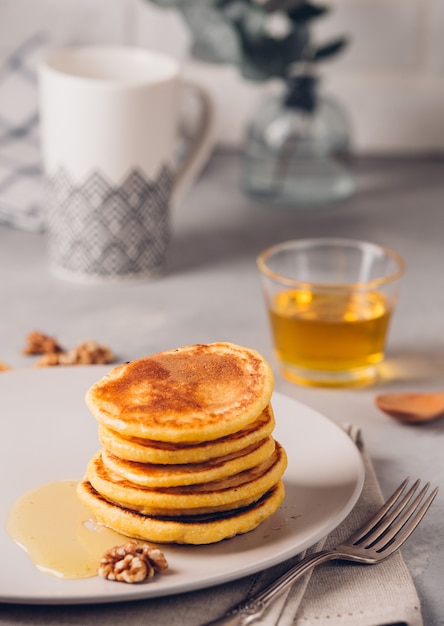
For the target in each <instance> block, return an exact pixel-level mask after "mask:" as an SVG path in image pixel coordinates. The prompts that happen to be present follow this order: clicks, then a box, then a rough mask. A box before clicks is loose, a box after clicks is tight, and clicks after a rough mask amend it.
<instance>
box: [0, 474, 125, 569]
mask: <svg viewBox="0 0 444 626" xmlns="http://www.w3.org/2000/svg"><path fill="white" fill-rule="evenodd" d="M76 486H77V483H76V481H70V480H66V481H56V482H52V483H47V484H44V485H40V486H39V487H36V488H34V489H32V490H31V491H29V492H27V493H25V494H24V495H23V496H21V497H20V498H19V499H18V500H17V501H16V502H15V503H14V504H13V505H12V507H11V509H10V511H9V514H8V518H7V521H6V530H7V532H8V533H9V535H10V536H11V538H12V539H13V540H14V541H15V542H16V543H17V544H18V545H19V546H20V547H21V548H23V549H24V550H25V551H26V552H27V554H28V556H29V557H30V559H31V560H32V562H33V563H34V565H35V566H36V567H37V568H38V569H39V570H40V571H42V572H45V573H47V574H52V575H54V576H57V577H59V578H70V579H75V578H88V577H91V576H96V575H97V568H98V565H99V562H100V558H101V556H102V555H103V554H104V552H106V551H107V550H109V549H110V548H112V547H113V546H116V545H120V544H122V543H126V542H127V541H128V538H127V537H125V536H124V535H121V534H119V533H117V532H115V531H113V530H111V529H109V528H106V527H105V526H103V525H101V524H99V523H97V522H95V521H94V519H93V517H92V515H91V512H90V511H89V509H88V508H87V507H86V506H85V505H84V504H82V502H80V500H79V499H78V497H77V495H76Z"/></svg>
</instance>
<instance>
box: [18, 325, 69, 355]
mask: <svg viewBox="0 0 444 626" xmlns="http://www.w3.org/2000/svg"><path fill="white" fill-rule="evenodd" d="M26 342H27V343H26V346H25V347H24V348H23V350H22V352H23V354H58V353H60V352H64V350H63V348H62V347H61V346H60V345H59V343H58V341H57V339H56V338H55V337H50V336H49V335H46V334H45V333H42V332H41V331H39V330H34V331H33V332H32V333H29V334H28V335H27V337H26Z"/></svg>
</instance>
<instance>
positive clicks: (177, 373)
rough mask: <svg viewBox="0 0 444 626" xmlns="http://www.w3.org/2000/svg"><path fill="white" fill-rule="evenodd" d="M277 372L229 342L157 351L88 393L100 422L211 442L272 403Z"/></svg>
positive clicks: (138, 432)
mask: <svg viewBox="0 0 444 626" xmlns="http://www.w3.org/2000/svg"><path fill="white" fill-rule="evenodd" d="M273 382H274V379H273V373H272V370H271V367H270V365H269V364H268V363H267V361H266V360H265V359H264V358H263V357H262V356H261V355H260V354H259V353H257V352H255V351H254V350H250V349H248V348H244V347H242V346H238V345H235V344H232V343H224V342H219V343H212V344H197V345H193V346H183V347H181V348H177V349H176V350H169V351H166V352H159V353H158V354H154V355H151V356H147V357H144V358H141V359H137V360H136V361H131V362H129V363H125V364H123V365H119V366H118V367H116V368H114V369H113V370H111V371H110V372H109V373H108V374H106V375H105V376H104V377H103V378H102V379H101V380H99V381H98V382H96V383H95V384H94V385H93V386H92V387H91V388H90V389H89V390H88V392H87V394H86V403H87V405H88V407H89V409H90V411H91V412H92V414H93V415H94V416H95V418H96V419H97V420H98V422H99V423H100V424H103V425H105V426H106V427H108V428H111V429H112V430H115V431H117V432H118V433H120V434H122V435H124V436H132V437H141V438H144V439H154V440H155V441H166V442H169V443H177V442H185V441H188V442H194V443H197V442H201V441H212V440H214V439H219V438H221V437H225V436H226V435H230V434H231V433H235V432H237V431H239V430H241V429H242V428H245V427H246V426H247V425H248V424H251V423H252V422H253V421H255V420H256V419H257V417H258V416H259V415H260V414H261V413H262V411H263V410H264V408H265V407H266V406H267V405H268V404H269V402H270V398H271V394H272V391H273Z"/></svg>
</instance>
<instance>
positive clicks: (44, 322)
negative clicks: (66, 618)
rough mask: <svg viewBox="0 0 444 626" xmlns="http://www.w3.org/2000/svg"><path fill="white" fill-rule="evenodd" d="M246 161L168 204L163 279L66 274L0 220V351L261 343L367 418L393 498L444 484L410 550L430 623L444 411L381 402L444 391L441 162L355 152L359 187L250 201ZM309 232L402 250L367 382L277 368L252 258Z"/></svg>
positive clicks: (225, 160)
mask: <svg viewBox="0 0 444 626" xmlns="http://www.w3.org/2000/svg"><path fill="white" fill-rule="evenodd" d="M240 164H241V161H240V157H239V156H238V155H236V154H227V153H218V154H216V155H214V156H213V158H212V159H211V161H210V162H209V164H208V165H207V167H206V169H205V171H204V173H203V174H202V175H201V177H200V179H199V181H198V182H197V183H196V184H195V186H194V187H193V189H192V190H191V191H190V192H189V194H188V195H187V197H186V199H185V200H184V202H183V203H182V205H181V206H180V207H178V208H177V209H176V210H175V211H174V213H173V238H172V242H171V249H170V256H169V267H168V271H167V272H166V274H165V275H164V276H163V277H161V278H159V279H157V280H155V281H151V282H140V283H131V284H123V285H122V284H121V285H101V286H87V285H79V284H74V283H69V282H64V281H62V280H60V279H58V278H55V277H53V276H52V275H51V274H50V273H49V271H48V267H47V260H46V245H45V238H44V236H43V235H41V234H33V233H27V232H23V231H18V230H14V229H11V228H8V227H0V293H1V307H0V320H1V324H0V337H1V339H0V361H5V362H7V363H9V364H10V365H11V366H12V367H14V368H21V367H30V361H29V357H25V356H23V355H22V354H21V349H22V347H23V345H24V343H25V336H26V335H27V334H28V333H29V332H30V331H31V330H34V329H40V330H42V331H45V332H47V333H49V334H51V335H55V336H56V337H57V338H58V339H59V340H60V342H61V343H62V344H64V345H66V346H70V347H72V346H74V345H75V344H77V343H78V342H80V341H82V340H84V339H88V338H93V339H96V340H97V341H99V342H101V343H105V344H107V345H109V346H110V347H111V348H112V349H113V350H114V351H115V353H116V354H117V356H118V359H119V361H120V360H121V361H125V360H130V359H133V358H137V357H140V356H143V355H146V354H149V353H152V352H157V351H159V350H165V349H169V348H173V347H176V346H179V345H185V344H191V343H196V342H211V341H218V340H228V341H233V342H237V343H241V344H244V345H247V346H250V347H253V348H255V349H257V350H259V351H260V352H261V353H262V354H263V355H264V356H265V357H266V358H268V359H269V360H270V362H271V363H272V365H273V367H274V370H275V373H276V389H277V390H279V391H281V392H283V393H285V394H287V395H289V396H291V397H293V398H295V399H297V400H299V401H301V402H304V403H306V404H308V405H310V406H312V407H313V408H315V409H317V410H319V411H321V412H322V413H324V414H325V415H327V416H328V417H329V418H331V419H332V420H334V421H336V422H338V423H341V422H353V423H355V424H357V425H358V426H360V427H361V428H362V431H363V433H364V437H365V440H366V444H367V448H368V450H369V453H370V455H371V457H372V460H373V463H374V466H375V469H376V473H377V476H378V478H379V481H380V484H381V488H382V490H383V492H384V494H385V495H388V494H389V493H390V492H391V490H392V489H394V488H395V487H396V486H397V484H398V483H399V482H400V481H401V479H402V478H403V477H405V476H411V477H420V478H422V479H424V480H430V481H432V482H433V483H437V484H438V485H440V486H441V492H440V494H439V495H438V498H437V500H436V501H435V503H434V505H433V507H432V509H431V511H430V513H429V514H428V516H427V517H426V519H425V520H424V522H423V523H422V524H421V525H420V527H419V528H418V529H417V531H416V532H415V535H414V537H413V538H412V539H411V540H409V542H408V543H407V544H406V545H405V547H404V548H403V554H404V557H405V560H406V562H407V564H408V567H409V569H410V572H411V574H412V576H413V578H414V581H415V584H416V586H417V589H418V593H419V596H420V599H421V602H422V611H423V617H424V623H425V624H426V626H435V625H438V624H444V593H443V583H442V581H443V578H444V524H443V519H444V463H443V452H444V419H440V420H437V421H434V422H432V423H429V424H425V425H421V426H407V425H402V424H400V423H397V422H395V421H394V420H392V419H390V418H388V417H386V416H385V415H383V414H382V413H380V412H379V411H378V410H377V409H376V408H375V406H374V402H373V400H374V396H375V394H376V393H378V392H382V391H389V390H433V389H444V160H439V159H413V158H412V159H363V160H358V161H357V162H356V163H355V164H354V166H353V167H354V169H355V172H356V179H357V183H358V192H357V194H356V195H355V197H354V198H353V199H352V200H351V201H349V202H348V203H347V204H346V205H343V206H339V207H335V208H329V209H323V210H317V211H308V210H304V211H298V210H280V209H273V208H270V207H266V206H261V205H259V204H256V203H254V202H252V201H250V200H248V199H247V198H246V197H244V196H243V195H242V193H241V192H240V189H239V180H240ZM312 236H341V237H352V238H358V239H366V240H369V241H375V242H378V243H380V244H384V245H387V246H389V247H392V248H395V249H396V250H397V251H398V252H400V253H401V254H402V255H403V256H404V258H405V260H406V264H407V273H406V276H405V279H404V283H403V287H402V292H401V297H400V300H399V304H398V307H397V311H396V314H395V316H394V319H393V323H392V327H391V332H390V338H389V342H388V349H387V359H386V361H385V363H384V365H383V367H382V368H381V377H380V379H379V380H378V382H377V383H376V384H375V385H373V386H372V387H366V388H360V389H354V390H323V389H314V388H305V387H300V386H296V385H293V384H291V383H289V382H286V381H284V380H283V379H282V378H281V377H280V375H279V370H278V367H277V363H276V361H275V358H274V356H273V352H272V345H271V338H270V333H269V328H268V322H267V318H266V314H265V311H264V307H263V302H262V295H261V291H260V285H259V279H258V275H257V271H256V266H255V258H256V256H257V254H258V253H259V252H260V251H261V250H262V249H263V248H265V247H266V246H268V245H270V244H273V243H277V242H279V241H284V240H287V239H293V238H300V237H312ZM0 617H1V611H0ZM14 623H15V622H14ZM85 623H87V622H85Z"/></svg>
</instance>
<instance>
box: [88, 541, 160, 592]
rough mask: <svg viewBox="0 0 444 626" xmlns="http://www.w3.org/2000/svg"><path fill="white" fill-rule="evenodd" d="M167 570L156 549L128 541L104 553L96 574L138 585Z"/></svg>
mask: <svg viewBox="0 0 444 626" xmlns="http://www.w3.org/2000/svg"><path fill="white" fill-rule="evenodd" d="M167 568H168V563H167V560H166V558H165V556H164V555H163V553H162V552H161V551H160V550H159V549H158V548H153V547H151V546H148V545H146V544H143V545H140V544H138V543H137V541H129V542H128V543H126V544H124V545H122V546H115V547H114V548H111V550H108V551H107V552H105V554H104V555H103V557H102V558H101V559H100V565H99V569H98V574H99V576H102V578H107V579H108V580H116V581H118V582H125V583H139V582H142V581H143V580H146V579H147V578H152V577H153V576H154V574H155V573H156V572H157V571H161V570H165V569H167Z"/></svg>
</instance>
